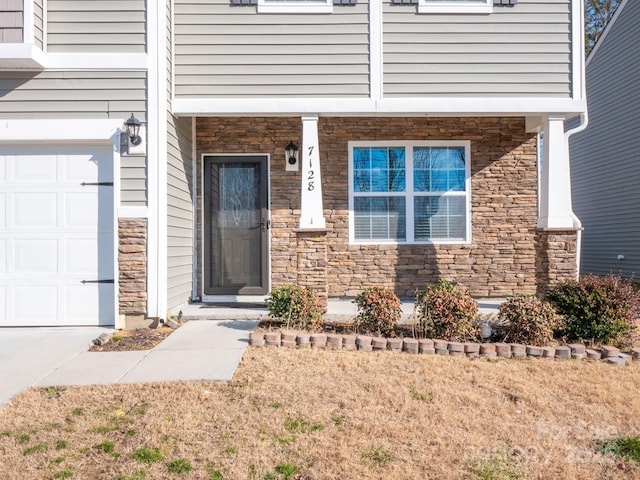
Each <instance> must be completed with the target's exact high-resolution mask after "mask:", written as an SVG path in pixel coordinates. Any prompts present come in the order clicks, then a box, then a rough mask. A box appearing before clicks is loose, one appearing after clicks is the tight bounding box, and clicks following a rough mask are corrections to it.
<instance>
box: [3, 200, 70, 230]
mask: <svg viewBox="0 0 640 480" xmlns="http://www.w3.org/2000/svg"><path fill="white" fill-rule="evenodd" d="M13 224H14V225H15V226H16V227H18V228H55V227H57V225H58V195H56V194H55V193H51V192H49V193H15V194H14V195H13ZM8 226H10V225H8Z"/></svg>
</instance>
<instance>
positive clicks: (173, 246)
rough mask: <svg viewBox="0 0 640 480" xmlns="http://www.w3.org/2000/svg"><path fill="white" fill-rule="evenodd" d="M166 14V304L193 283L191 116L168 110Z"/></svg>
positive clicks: (185, 295) (180, 298)
mask: <svg viewBox="0 0 640 480" xmlns="http://www.w3.org/2000/svg"><path fill="white" fill-rule="evenodd" d="M166 15H167V31H166V35H167V52H166V55H167V307H168V308H174V307H177V306H179V305H181V304H183V303H185V302H187V301H188V300H189V298H190V297H191V289H192V285H193V269H194V268H195V267H194V265H193V236H194V233H195V232H194V226H193V201H192V198H193V197H192V193H193V191H192V189H193V188H194V184H193V174H192V173H193V158H192V147H191V122H192V120H191V118H177V117H174V116H173V115H172V114H171V103H170V99H171V82H172V78H171V72H172V66H173V65H172V41H171V36H172V35H171V22H170V21H169V20H170V19H171V2H170V1H167V2H166Z"/></svg>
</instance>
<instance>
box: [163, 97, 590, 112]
mask: <svg viewBox="0 0 640 480" xmlns="http://www.w3.org/2000/svg"><path fill="white" fill-rule="evenodd" d="M586 109H587V102H586V100H584V99H580V100H574V99H570V98H396V99H381V100H374V99H369V98H351V99H349V98H303V97H300V98H220V99H211V98H176V99H174V100H173V113H174V114H175V115H179V116H189V117H193V116H196V117H197V116H207V115H209V116H259V115H282V116H285V115H287V116H300V115H301V114H318V113H319V114H320V115H336V116H337V115H346V116H356V115H381V116H384V115H394V114H395V115H413V114H415V115H428V116H433V117H435V116H456V117H460V116H476V115H478V116H494V115H505V116H523V115H540V114H549V113H552V114H567V115H568V116H569V117H571V116H575V115H578V114H580V113H583V112H585V111H586Z"/></svg>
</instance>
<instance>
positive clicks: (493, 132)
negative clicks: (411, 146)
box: [196, 117, 575, 297]
mask: <svg viewBox="0 0 640 480" xmlns="http://www.w3.org/2000/svg"><path fill="white" fill-rule="evenodd" d="M318 129H319V132H318V134H319V142H320V160H321V164H322V177H323V194H324V211H325V217H326V220H327V232H326V248H327V259H326V265H327V268H326V276H327V289H328V295H329V296H334V297H336V296H353V295H355V294H357V293H359V292H360V291H361V290H362V289H363V288H366V287H368V286H374V285H387V286H390V287H392V288H393V289H394V290H395V292H396V293H397V294H398V295H402V296H406V295H408V296H411V295H413V294H414V292H415V290H416V288H422V287H424V285H425V284H426V283H428V282H433V281H435V280H437V279H439V278H444V279H449V280H454V281H457V282H459V283H462V284H463V285H466V286H468V287H469V288H470V289H471V292H472V294H473V295H475V296H507V295H510V294H513V293H536V292H537V291H538V290H539V288H538V286H537V281H543V280H544V279H545V278H546V279H552V275H553V272H551V271H550V272H549V274H547V276H546V277H545V276H544V275H542V274H538V273H537V272H538V270H539V269H544V267H543V265H542V263H539V262H538V268H537V256H540V255H545V254H544V253H543V250H544V248H545V246H548V247H552V248H556V247H559V245H558V244H555V243H553V242H552V243H548V242H547V241H546V240H544V239H543V238H542V237H541V236H539V235H538V236H537V233H536V224H537V154H536V136H535V134H533V133H527V132H525V121H524V118H511V117H504V118H498V117H491V118H427V117H416V118H403V117H397V118H396V117H393V118H378V117H366V118H361V117H358V118H354V117H321V118H320V119H319V122H318ZM301 131H302V126H301V121H300V119H299V118H298V117H295V118H290V117H287V118H198V120H197V132H196V135H197V139H196V143H197V151H198V155H197V158H198V162H200V161H201V155H202V154H208V153H214V154H225V153H230V154H238V153H246V154H269V155H270V158H271V161H270V197H271V205H270V208H271V220H272V223H271V227H272V229H271V272H272V273H271V279H272V286H278V285H281V284H283V283H299V282H300V281H301V274H300V272H299V269H298V259H299V255H298V253H297V248H299V239H298V238H297V233H296V228H297V224H298V218H299V214H300V212H299V205H300V172H286V171H285V170H284V152H283V149H284V146H285V145H286V144H287V143H288V142H289V140H293V141H294V142H297V143H298V144H299V145H300V144H301V143H302V142H301V140H302V139H301ZM352 140H358V141H365V140H370V141H379V140H406V141H412V140H413V141H423V140H470V141H471V175H472V179H471V203H472V207H471V208H472V242H471V243H470V244H468V245H350V244H349V231H348V218H349V217H348V214H349V212H348V145H347V142H348V141H352ZM200 173H201V166H200V165H199V167H198V175H200ZM197 185H200V179H198V182H197ZM199 205H200V202H199ZM198 208H199V207H198ZM199 218H200V215H199ZM199 233H200V228H199ZM538 240H540V241H541V242H542V243H541V244H540V245H539V246H537V242H538ZM201 244H202V243H201V242H200V241H199V245H201ZM562 248H566V251H565V252H564V253H562V254H561V255H564V256H566V259H567V261H571V260H572V259H573V258H575V242H574V243H570V242H567V243H565V244H564V245H562ZM554 255H555V254H554ZM559 255H560V254H559ZM547 256H548V255H547ZM558 265H559V263H558V262H551V263H549V269H550V270H553V268H555V267H556V266H558ZM199 267H200V266H199Z"/></svg>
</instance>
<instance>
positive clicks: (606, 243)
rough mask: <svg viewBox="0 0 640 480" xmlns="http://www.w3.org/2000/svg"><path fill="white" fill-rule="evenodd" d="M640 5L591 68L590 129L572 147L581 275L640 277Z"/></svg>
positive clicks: (622, 11) (605, 39) (600, 48)
mask: <svg viewBox="0 0 640 480" xmlns="http://www.w3.org/2000/svg"><path fill="white" fill-rule="evenodd" d="M638 31H640V2H637V1H628V0H624V1H622V2H620V5H619V7H618V9H617V11H616V13H615V15H614V17H613V19H612V20H611V22H610V23H609V25H608V26H607V28H606V29H605V31H604V32H603V34H602V35H601V37H600V39H599V40H598V42H597V43H596V45H595V46H594V48H593V50H592V51H591V52H590V54H589V56H588V58H587V62H586V83H587V101H588V104H589V126H588V127H587V129H586V130H585V131H584V132H582V133H579V134H576V135H575V136H573V137H572V139H571V156H572V160H571V182H572V189H573V191H572V196H573V204H574V207H575V210H576V213H577V214H578V216H579V217H580V219H581V220H582V223H583V226H584V232H583V234H582V242H581V243H582V249H581V252H582V253H581V262H580V263H581V272H584V273H594V274H598V275H607V274H609V273H614V274H620V275H622V276H624V277H633V276H635V277H636V278H637V276H638V274H640V243H639V242H638V238H640V208H638V201H639V198H640V189H639V188H638V181H639V180H640V139H638V136H637V135H636V133H635V130H636V129H637V128H638V126H640V113H639V112H640V85H639V84H638V78H640V37H639V36H638Z"/></svg>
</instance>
